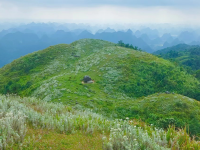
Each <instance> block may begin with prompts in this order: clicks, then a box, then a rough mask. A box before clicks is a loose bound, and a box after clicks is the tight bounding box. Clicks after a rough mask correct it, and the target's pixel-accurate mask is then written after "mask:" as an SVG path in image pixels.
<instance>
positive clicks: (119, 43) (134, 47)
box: [117, 40, 141, 51]
mask: <svg viewBox="0 0 200 150" xmlns="http://www.w3.org/2000/svg"><path fill="white" fill-rule="evenodd" d="M117 45H119V46H121V47H126V48H131V49H134V50H140V51H141V48H138V47H137V46H133V45H132V44H125V43H124V42H123V41H122V40H120V41H118V43H117Z"/></svg>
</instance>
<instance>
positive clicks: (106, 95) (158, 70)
mask: <svg viewBox="0 0 200 150" xmlns="http://www.w3.org/2000/svg"><path fill="white" fill-rule="evenodd" d="M85 75H89V76H90V77H91V78H92V79H93V80H94V83H93V84H83V83H82V79H83V77H84V76H85ZM0 79H1V80H0V92H1V93H2V94H7V93H16V94H18V95H20V96H22V97H24V96H34V97H37V98H38V99H42V100H43V101H46V102H59V103H61V104H66V105H69V106H73V107H74V108H76V109H79V110H80V109H83V108H91V109H93V110H94V111H95V112H98V113H101V114H102V115H104V116H107V117H109V118H123V119H124V118H126V117H129V118H138V119H139V118H141V119H142V120H143V121H146V122H148V123H153V124H154V125H156V126H158V127H163V128H166V127H168V125H169V124H174V125H176V126H177V127H184V126H185V124H188V125H189V126H190V127H191V131H190V133H191V134H193V135H194V134H195V135H199V133H200V132H199V129H198V128H199V117H198V115H199V105H198V103H197V102H194V104H195V105H194V104H193V103H189V102H190V101H189V102H187V100H185V97H183V96H180V95H176V94H182V95H185V96H188V97H191V98H194V99H197V100H200V88H199V87H200V84H199V81H198V80H197V79H196V78H194V77H193V76H192V75H189V74H188V73H186V72H185V71H183V70H182V69H181V67H178V66H176V65H174V64H173V63H171V62H170V61H168V60H164V59H162V58H158V57H156V56H154V55H151V54H148V53H146V52H141V51H136V50H133V49H127V48H124V47H120V46H117V45H115V44H113V43H110V42H106V41H102V40H92V39H83V40H79V41H76V42H74V43H72V44H70V45H66V44H61V45H56V46H51V47H49V48H47V49H45V50H42V51H38V52H35V53H32V54H29V55H26V56H24V57H21V58H19V59H17V60H15V61H13V62H12V63H11V64H8V65H6V66H4V67H3V68H1V69H0ZM165 91H170V92H171V93H172V92H174V93H176V94H175V95H173V94H172V95H169V94H167V95H164V94H160V95H159V96H155V95H152V94H155V93H163V92H165ZM148 95H152V96H149V97H147V98H145V97H146V96H148ZM176 96H177V98H176ZM168 99H169V101H170V103H168ZM151 100H152V101H151ZM154 101H155V103H154ZM143 102H145V103H143ZM169 104H171V105H169ZM193 108H195V109H193ZM163 110H165V111H163ZM194 118H195V119H194ZM156 120H158V122H156Z"/></svg>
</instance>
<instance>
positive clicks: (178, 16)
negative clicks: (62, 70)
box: [0, 2, 200, 24]
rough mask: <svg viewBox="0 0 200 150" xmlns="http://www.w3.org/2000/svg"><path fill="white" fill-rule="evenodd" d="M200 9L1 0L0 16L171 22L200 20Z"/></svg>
mask: <svg viewBox="0 0 200 150" xmlns="http://www.w3.org/2000/svg"><path fill="white" fill-rule="evenodd" d="M198 14H200V10H199V9H197V8H188V9H177V8H176V7H164V6H151V7H125V6H113V5H107V6H96V7H61V8H58V7H55V8H54V7H36V6H34V7H32V6H27V7H23V6H21V7H20V6H18V5H14V4H13V3H1V2H0V19H3V20H5V19H7V20H17V19H19V20H22V19H23V20H25V19H26V20H32V21H44V22H45V21H66V22H76V23H102V24H104V23H120V24H123V23H137V24H139V23H172V24H200V20H198Z"/></svg>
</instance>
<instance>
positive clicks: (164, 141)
mask: <svg viewBox="0 0 200 150" xmlns="http://www.w3.org/2000/svg"><path fill="white" fill-rule="evenodd" d="M0 99H1V103H0V108H1V112H2V113H3V116H1V118H0V119H1V122H0V123H1V126H0V129H1V133H0V137H1V139H0V148H1V149H6V148H12V149H21V148H22V149H25V148H28V149H35V148H40V149H51V148H52V147H53V148H55V146H56V145H58V143H61V145H58V147H56V148H59V147H60V148H62V149H67V148H70V147H71V149H78V148H79V145H81V144H84V140H83V142H81V143H79V145H75V146H72V145H71V144H69V143H68V142H69V141H71V142H72V143H74V144H75V143H77V140H79V139H78V138H84V137H86V138H88V139H89V140H90V141H93V139H96V140H99V141H96V142H95V144H94V145H93V146H92V147H91V145H90V144H89V143H87V142H86V143H85V144H86V145H85V146H86V147H85V148H91V149H92V148H94V149H101V148H100V145H101V146H103V149H105V150H107V149H150V150H156V149H158V150H160V149H177V148H180V149H187V148H193V149H195V150H198V149H199V148H200V147H199V142H197V141H195V140H193V139H191V138H190V137H189V136H188V134H187V133H186V131H185V130H179V131H175V129H174V128H173V127H170V128H169V129H168V130H167V131H164V130H162V129H157V128H155V127H154V126H147V125H145V124H144V123H142V122H137V121H135V120H129V118H126V120H108V119H106V118H105V117H103V116H101V115H98V114H95V113H93V112H91V111H88V110H82V111H81V110H75V109H74V108H72V107H70V106H66V105H62V104H59V103H56V104H54V103H51V102H49V103H47V102H44V101H41V100H37V99H35V98H23V99H22V98H20V97H17V96H14V95H7V96H2V95H0ZM16 118H19V119H16ZM2 119H3V120H2ZM5 120H7V121H5ZM4 122H6V123H7V125H2V123H4ZM19 127H20V128H19ZM41 129H42V130H41ZM26 134H27V135H26ZM95 136H97V137H96V138H95ZM56 137H59V139H55V138H56ZM67 137H68V139H67V140H66V141H65V140H64V139H66V138H67ZM99 137H102V140H101V139H100V138H99ZM45 140H48V143H47V142H45ZM58 140H60V141H58ZM52 142H54V143H53V144H52ZM93 142H94V141H93ZM65 144H67V145H65ZM51 146H52V147H51Z"/></svg>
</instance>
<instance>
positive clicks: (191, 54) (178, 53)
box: [154, 44, 200, 79]
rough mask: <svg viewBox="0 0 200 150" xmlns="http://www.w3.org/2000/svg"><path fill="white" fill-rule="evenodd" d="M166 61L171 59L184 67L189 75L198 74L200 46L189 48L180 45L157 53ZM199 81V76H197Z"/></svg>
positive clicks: (199, 68)
mask: <svg viewBox="0 0 200 150" xmlns="http://www.w3.org/2000/svg"><path fill="white" fill-rule="evenodd" d="M154 54H157V55H159V56H161V57H162V58H164V59H169V60H171V61H173V62H176V63H178V64H179V65H182V66H183V67H184V68H185V69H186V70H187V71H188V72H189V73H192V74H194V75H195V74H196V71H197V74H198V70H200V46H189V45H186V44H180V45H177V46H173V47H170V48H166V49H163V50H159V51H157V52H155V53H154ZM196 77H197V78H198V79H199V77H198V75H197V76H196Z"/></svg>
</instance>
